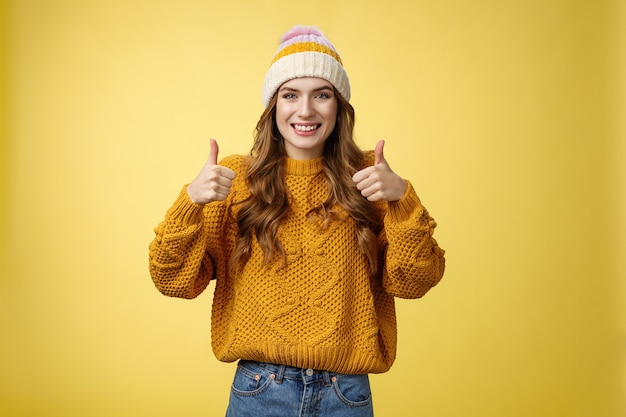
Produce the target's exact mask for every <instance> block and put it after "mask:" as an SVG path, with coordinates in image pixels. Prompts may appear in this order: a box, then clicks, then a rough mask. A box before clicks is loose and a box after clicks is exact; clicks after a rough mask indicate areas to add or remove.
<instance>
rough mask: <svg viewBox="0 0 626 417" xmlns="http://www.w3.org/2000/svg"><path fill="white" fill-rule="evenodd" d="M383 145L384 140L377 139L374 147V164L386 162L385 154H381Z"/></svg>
mask: <svg viewBox="0 0 626 417" xmlns="http://www.w3.org/2000/svg"><path fill="white" fill-rule="evenodd" d="M384 146H385V141H384V140H379V141H378V143H377V144H376V148H374V165H378V164H386V163H387V161H386V160H385V155H384V154H383V148H384Z"/></svg>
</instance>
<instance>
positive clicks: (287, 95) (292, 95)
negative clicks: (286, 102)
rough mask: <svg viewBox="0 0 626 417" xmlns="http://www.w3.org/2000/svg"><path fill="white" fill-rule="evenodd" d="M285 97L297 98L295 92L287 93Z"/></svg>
mask: <svg viewBox="0 0 626 417" xmlns="http://www.w3.org/2000/svg"><path fill="white" fill-rule="evenodd" d="M283 98H286V99H292V98H296V95H295V94H293V93H286V94H285V95H284V96H283Z"/></svg>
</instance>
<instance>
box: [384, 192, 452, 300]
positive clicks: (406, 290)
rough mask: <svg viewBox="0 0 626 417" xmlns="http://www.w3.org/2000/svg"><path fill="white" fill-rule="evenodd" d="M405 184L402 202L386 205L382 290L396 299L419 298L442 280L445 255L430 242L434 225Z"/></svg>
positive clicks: (434, 243)
mask: <svg viewBox="0 0 626 417" xmlns="http://www.w3.org/2000/svg"><path fill="white" fill-rule="evenodd" d="M407 184H408V186H407V190H406V192H405V194H404V196H403V197H402V199H400V200H398V201H395V202H389V203H387V205H388V209H387V214H386V216H385V218H384V226H385V227H384V232H383V234H384V238H385V239H386V241H387V242H386V243H387V250H386V253H385V268H384V270H383V287H384V288H385V290H386V291H387V292H388V293H390V294H391V295H393V296H395V297H400V298H420V297H422V296H423V295H424V294H426V292H428V290H430V289H431V288H432V287H434V286H435V285H436V284H437V283H438V282H439V280H441V277H442V276H443V272H444V268H445V258H444V253H445V252H444V250H443V249H441V248H439V246H438V244H437V241H436V240H435V239H434V238H433V233H434V230H435V227H436V226H437V223H435V221H434V220H433V218H432V217H430V215H429V214H428V211H427V210H426V209H425V208H424V206H422V203H421V202H420V200H419V197H418V196H417V194H416V193H415V190H414V189H413V186H412V185H411V183H410V182H408V181H407Z"/></svg>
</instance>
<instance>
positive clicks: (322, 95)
mask: <svg viewBox="0 0 626 417" xmlns="http://www.w3.org/2000/svg"><path fill="white" fill-rule="evenodd" d="M317 98H321V99H326V98H330V96H329V95H328V94H326V93H321V94H318V95H317Z"/></svg>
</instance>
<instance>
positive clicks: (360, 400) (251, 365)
mask: <svg viewBox="0 0 626 417" xmlns="http://www.w3.org/2000/svg"><path fill="white" fill-rule="evenodd" d="M373 415H374V411H373V408H372V394H371V391H370V384H369V378H368V376H367V375H345V374H337V373H333V372H327V371H317V370H313V369H301V368H293V367H291V366H285V365H274V364H270V363H262V362H251V361H243V360H242V361H240V362H239V365H238V366H237V371H236V373H235V380H234V381H233V385H232V388H231V392H230V401H229V404H228V410H227V411H226V417H248V416H250V417H253V416H254V417H259V416H264V417H270V416H271V417H322V416H323V417H327V416H329V417H373Z"/></svg>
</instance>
